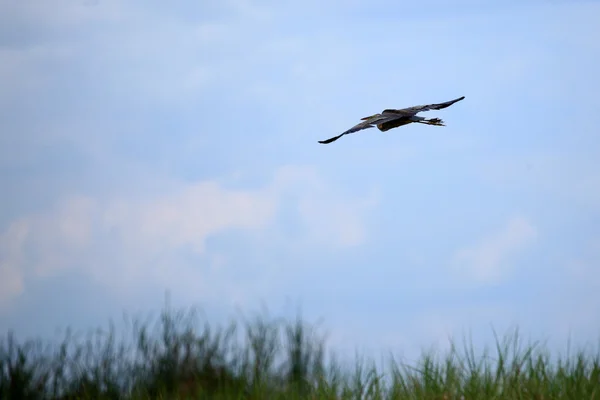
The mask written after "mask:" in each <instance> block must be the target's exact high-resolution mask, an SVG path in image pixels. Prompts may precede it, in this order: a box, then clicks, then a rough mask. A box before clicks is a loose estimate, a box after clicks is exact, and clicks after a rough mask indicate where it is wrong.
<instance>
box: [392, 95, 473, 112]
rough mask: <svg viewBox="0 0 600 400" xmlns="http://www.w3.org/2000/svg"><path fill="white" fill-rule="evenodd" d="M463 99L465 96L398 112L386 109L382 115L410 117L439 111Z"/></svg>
mask: <svg viewBox="0 0 600 400" xmlns="http://www.w3.org/2000/svg"><path fill="white" fill-rule="evenodd" d="M464 98H465V96H461V97H459V98H458V99H454V100H449V101H445V102H443V103H433V104H425V105H421V106H414V107H407V108H402V109H400V110H391V109H388V110H384V111H383V114H391V113H393V114H398V115H404V116H410V115H415V114H418V113H420V112H423V111H429V110H441V109H442V108H446V107H450V106H451V105H452V104H454V103H456V102H458V101H461V100H462V99H464Z"/></svg>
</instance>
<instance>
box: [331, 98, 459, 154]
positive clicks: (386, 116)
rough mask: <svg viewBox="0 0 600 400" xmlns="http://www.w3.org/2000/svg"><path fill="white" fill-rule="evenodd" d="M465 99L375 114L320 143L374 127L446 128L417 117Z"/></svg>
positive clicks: (383, 128)
mask: <svg viewBox="0 0 600 400" xmlns="http://www.w3.org/2000/svg"><path fill="white" fill-rule="evenodd" d="M464 98H465V96H462V97H459V98H458V99H454V100H450V101H446V102H444V103H436V104H428V105H422V106H415V107H408V108H402V109H398V110H395V109H385V110H383V111H382V112H381V113H380V114H374V115H371V116H368V117H364V118H361V120H362V121H363V122H361V123H359V124H357V125H355V126H353V127H352V128H350V129H348V130H347V131H345V132H343V133H342V134H340V135H338V136H334V137H332V138H330V139H327V140H320V141H319V143H322V144H328V143H331V142H335V141H336V140H338V139H339V138H341V137H342V136H344V135H347V134H349V133H354V132H358V131H360V130H363V129H368V128H374V127H377V129H379V130H380V131H382V132H385V131H389V130H390V129H393V128H397V127H399V126H402V125H407V124H411V123H413V122H415V123H420V124H426V125H436V126H444V121H442V120H441V119H439V118H431V119H426V118H423V117H417V114H418V113H420V112H422V111H429V110H441V109H442V108H446V107H450V106H451V105H452V104H454V103H456V102H458V101H461V100H462V99H464Z"/></svg>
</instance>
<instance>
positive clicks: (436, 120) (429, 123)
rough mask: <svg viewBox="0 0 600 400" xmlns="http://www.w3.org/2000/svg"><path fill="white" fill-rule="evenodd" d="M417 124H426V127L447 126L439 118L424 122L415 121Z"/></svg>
mask: <svg viewBox="0 0 600 400" xmlns="http://www.w3.org/2000/svg"><path fill="white" fill-rule="evenodd" d="M415 122H418V123H419V124H425V125H435V126H446V125H444V121H442V120H441V119H439V118H430V119H424V120H422V121H415Z"/></svg>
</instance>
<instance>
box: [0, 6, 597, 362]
mask: <svg viewBox="0 0 600 400" xmlns="http://www.w3.org/2000/svg"><path fill="white" fill-rule="evenodd" d="M599 19H600V3H599V2H597V1H583V0H581V1H573V0H570V1H558V0H554V1H552V0H546V1H544V0H539V1H538V0H528V1H522V0H519V1H516V0H514V1H487V2H481V1H473V0H455V1H453V2H447V1H445V0H444V1H442V0H428V1H422V2H408V1H391V0H374V1H369V2H367V1H358V0H351V1H344V2H341V1H332V2H327V3H324V2H317V1H314V0H305V1H290V2H279V1H269V0H266V1H252V0H219V1H216V0H208V1H201V2H198V1H192V0H187V1H186V0H181V1H176V2H171V3H168V2H162V1H155V0H145V1H141V0H132V1H129V2H122V1H116V0H53V1H48V2H42V1H34V0H19V1H16V0H0V187H1V188H2V195H1V196H0V202H1V203H0V204H1V207H0V333H2V332H6V331H8V330H9V329H10V330H13V331H14V332H15V333H17V334H18V335H21V336H23V337H32V336H36V337H38V336H42V337H51V336H52V335H55V334H56V331H57V329H59V328H64V327H66V326H71V327H74V328H75V329H87V328H94V327H97V326H106V324H107V323H108V320H109V319H116V320H118V319H119V317H120V316H121V315H122V314H123V313H124V312H125V313H130V314H135V313H138V312H141V313H146V312H154V311H158V310H160V309H161V307H163V305H164V303H165V294H166V293H168V294H169V296H170V299H171V303H172V304H173V305H174V306H176V307H191V306H199V307H201V308H202V309H204V310H205V312H206V313H207V315H208V316H209V317H210V318H213V319H214V320H215V321H221V320H224V319H226V318H228V317H230V316H232V315H235V312H236V310H243V311H244V312H248V313H251V312H253V311H255V310H260V309H261V307H263V306H265V305H266V307H267V308H268V310H269V312H270V313H271V314H275V315H283V316H293V315H295V313H296V311H297V309H298V308H301V310H302V315H303V317H304V318H305V319H306V320H307V321H308V322H312V321H322V323H321V326H322V327H323V329H324V331H326V332H327V334H328V338H329V339H328V343H329V344H330V345H331V346H332V347H334V348H336V349H340V351H341V352H353V351H354V350H356V349H358V350H359V351H363V352H366V353H370V354H375V353H377V352H378V351H393V352H396V353H398V354H406V355H407V356H414V355H416V354H418V353H419V352H420V349H422V348H428V347H431V346H436V345H437V346H439V347H442V348H443V347H444V346H446V345H447V343H448V338H449V337H455V338H457V339H460V338H461V337H463V336H464V335H465V334H470V335H471V336H472V339H473V341H474V342H475V343H476V344H477V343H480V344H486V343H492V341H493V329H495V330H496V331H498V332H500V333H502V332H505V331H508V330H510V329H513V328H515V327H518V328H519V330H520V332H521V334H522V335H524V336H525V337H531V338H532V339H535V340H541V341H546V342H547V343H549V344H550V345H551V346H555V348H557V349H564V348H565V347H566V345H567V341H568V340H571V343H574V344H576V345H585V344H596V343H597V342H598V339H600V335H599V332H600V312H599V311H600V296H599V295H598V293H600V136H599V134H600V131H599V129H598V125H597V124H598V120H597V113H598V110H599V109H600V97H599V96H598V93H599V92H600V78H599V77H598V73H597V66H598V65H600V43H599V42H598V40H597V38H598V37H600V25H598V24H597V21H598V20H599ZM460 96H465V100H463V101H461V102H459V103H456V104H455V105H453V106H452V107H450V108H447V109H444V110H439V111H430V112H427V113H423V114H421V115H422V116H425V117H439V118H442V119H443V120H444V121H445V123H446V126H445V127H434V126H427V125H421V124H412V125H408V126H404V127H401V128H397V129H394V130H391V131H388V132H385V133H384V132H380V131H378V130H377V129H369V130H365V131H361V132H358V133H355V134H352V135H348V136H344V137H343V138H342V139H340V140H338V141H336V142H335V143H332V144H329V145H321V144H319V143H317V141H318V140H323V139H326V138H329V137H331V136H335V135H337V134H339V133H340V132H342V131H344V130H346V129H348V128H349V127H351V126H353V125H354V124H356V123H357V122H359V120H360V118H362V117H364V116H367V115H371V114H374V113H376V112H379V111H381V110H383V109H385V108H402V107H408V106H413V105H419V104H428V103H434V102H442V101H447V100H451V99H454V98H457V97H460Z"/></svg>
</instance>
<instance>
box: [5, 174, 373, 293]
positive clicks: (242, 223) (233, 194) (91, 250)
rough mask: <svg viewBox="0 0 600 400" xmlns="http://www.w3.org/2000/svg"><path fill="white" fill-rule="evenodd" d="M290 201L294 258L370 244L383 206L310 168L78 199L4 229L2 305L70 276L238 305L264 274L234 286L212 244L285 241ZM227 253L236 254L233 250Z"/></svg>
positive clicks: (77, 197)
mask: <svg viewBox="0 0 600 400" xmlns="http://www.w3.org/2000/svg"><path fill="white" fill-rule="evenodd" d="M290 197H291V198H293V199H294V201H292V203H293V204H292V207H293V212H294V213H295V215H296V217H297V218H298V219H299V221H300V222H301V225H302V233H301V235H300V237H297V238H294V240H291V241H290V242H291V244H290V246H289V247H288V250H295V249H297V248H298V247H301V248H302V250H306V249H307V246H313V248H314V246H319V245H323V247H326V248H330V247H331V248H333V249H335V248H336V247H337V248H345V247H349V246H357V245H360V244H362V243H363V242H364V240H365V238H366V231H365V229H366V228H365V217H366V214H365V213H366V211H367V210H368V209H370V208H372V207H373V206H374V205H375V204H376V201H375V200H374V199H373V198H369V196H367V198H366V199H352V198H350V199H348V198H345V196H340V195H339V194H338V193H336V191H335V190H333V189H331V188H330V187H329V186H328V185H327V184H326V183H325V182H324V181H323V180H322V179H321V178H320V177H319V176H318V174H317V173H316V172H315V171H314V170H313V169H311V168H305V167H291V166H290V167H283V168H281V169H280V170H279V171H278V172H277V173H276V174H275V177H274V179H273V181H272V182H271V183H270V184H268V185H265V186H264V187H262V188H259V189H255V190H236V189H228V188H226V187H224V186H223V185H221V184H220V183H218V182H216V181H201V182H191V183H180V184H179V185H176V187H175V188H174V189H172V188H170V189H169V193H168V194H164V195H157V196H153V197H149V198H146V199H140V198H139V197H137V198H131V197H124V196H116V197H113V198H110V199H108V200H101V199H94V198H90V197H86V196H80V195H73V196H69V197H67V198H65V200H64V201H62V202H61V203H60V204H59V205H58V206H57V207H56V208H55V209H53V210H49V211H48V212H46V213H42V214H36V215H28V216H24V217H22V218H19V219H18V220H16V221H15V222H13V223H12V224H11V225H10V226H9V227H8V229H6V231H5V232H4V234H3V235H2V237H1V240H0V246H1V249H2V253H1V255H2V259H1V260H2V264H1V268H0V281H2V285H3V289H4V290H2V293H3V298H2V299H1V300H2V301H4V302H6V301H7V300H8V299H10V298H11V297H14V296H16V295H18V294H19V293H21V292H23V290H24V289H26V283H27V280H28V279H39V278H43V277H46V276H53V275H57V274H60V273H62V272H63V271H65V270H71V269H78V270H80V271H83V272H84V273H86V274H89V275H91V276H92V277H93V278H94V279H96V280H99V281H101V282H103V283H104V284H106V285H107V286H109V287H114V288H122V289H124V288H125V287H129V286H130V285H132V284H135V285H136V286H137V287H141V286H143V285H144V284H150V285H151V284H156V283H157V282H160V283H162V284H165V285H167V286H177V287H178V288H179V287H185V288H187V289H189V291H190V292H191V291H198V288H199V287H204V288H205V291H206V292H210V293H214V294H215V296H217V294H218V293H221V294H220V295H219V296H222V293H223V292H224V291H225V292H227V291H228V292H231V293H232V294H231V296H230V297H231V298H236V297H238V298H243V297H244V294H243V292H244V290H247V289H249V288H250V289H251V288H253V287H257V286H256V285H261V284H262V283H263V281H262V280H261V277H260V276H259V275H260V272H261V271H258V272H257V276H256V277H255V278H256V279H255V280H254V281H252V282H245V283H243V284H242V286H237V287H232V284H231V283H230V282H228V280H229V279H228V277H229V276H230V275H231V273H232V271H231V270H228V267H229V265H228V263H227V256H228V254H214V253H209V254H207V248H206V246H207V240H208V239H209V238H210V237H213V236H214V235H218V234H220V233H224V232H231V231H233V230H235V231H238V232H245V233H246V234H247V235H250V237H256V238H258V239H259V240H258V243H261V244H262V245H264V246H272V245H273V244H274V243H276V245H277V246H279V245H281V244H282V243H285V240H282V241H281V242H280V241H279V239H280V238H281V237H282V236H285V233H284V232H283V231H282V229H283V230H285V229H284V227H283V226H282V224H281V222H280V221H279V219H278V215H279V214H278V212H279V211H280V208H281V207H282V206H283V205H284V204H283V203H284V202H285V201H286V200H287V199H289V198H290ZM261 238H265V239H266V240H265V241H263V242H260V239H261ZM296 239H297V240H296ZM229 247H230V249H228V251H231V252H232V253H235V251H236V245H235V244H234V245H233V246H229ZM284 251H285V248H284ZM186 254H192V255H193V256H194V257H197V256H204V255H208V260H210V262H208V264H210V266H208V267H206V268H198V265H197V263H194V262H193V261H190V260H189V259H187V260H186V258H185V257H187V256H186ZM4 286H6V287H4ZM233 293H235V294H233ZM217 297H218V296H217Z"/></svg>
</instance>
